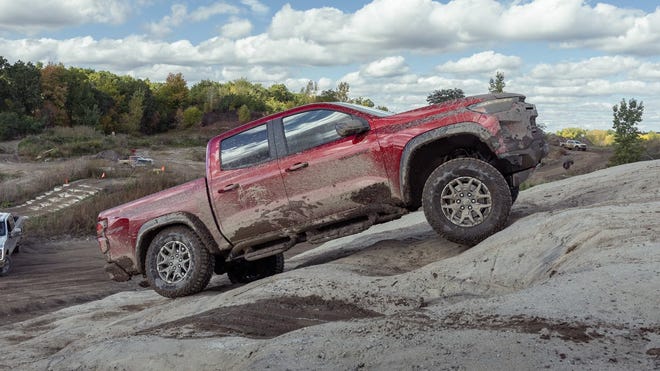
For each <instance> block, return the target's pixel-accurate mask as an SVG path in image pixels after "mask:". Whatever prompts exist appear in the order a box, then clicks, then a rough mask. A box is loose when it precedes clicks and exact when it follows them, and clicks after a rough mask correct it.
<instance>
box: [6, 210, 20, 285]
mask: <svg viewBox="0 0 660 371" xmlns="http://www.w3.org/2000/svg"><path fill="white" fill-rule="evenodd" d="M24 223H25V218H24V217H22V216H16V215H12V214H10V213H2V212H0V276H6V275H7V274H9V271H10V270H11V264H12V262H11V256H12V254H14V253H17V252H18V251H19V244H20V242H21V238H22V237H23V225H24Z"/></svg>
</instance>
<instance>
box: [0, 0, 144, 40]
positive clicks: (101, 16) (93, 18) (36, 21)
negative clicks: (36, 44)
mask: <svg viewBox="0 0 660 371" xmlns="http://www.w3.org/2000/svg"><path fill="white" fill-rule="evenodd" d="M131 4H132V2H131V1H129V0H107V1H101V0H69V1H43V0H23V1H2V2H0V30H8V31H18V32H24V33H26V34H35V33H37V32H40V31H44V30H53V29H59V28H63V27H68V26H71V25H81V24H87V23H109V24H120V23H123V22H124V21H125V20H126V19H127V17H128V16H129V15H130V13H131V12H132V10H133V8H132V6H131Z"/></svg>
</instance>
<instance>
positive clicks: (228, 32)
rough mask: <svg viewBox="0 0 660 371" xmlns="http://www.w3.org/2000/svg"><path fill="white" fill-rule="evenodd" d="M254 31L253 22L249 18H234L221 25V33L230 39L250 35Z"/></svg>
mask: <svg viewBox="0 0 660 371" xmlns="http://www.w3.org/2000/svg"><path fill="white" fill-rule="evenodd" d="M250 32H252V22H250V21H249V20H247V19H239V18H234V19H232V20H231V21H230V22H229V23H227V24H224V25H222V27H220V34H221V35H222V36H223V37H226V38H229V39H238V38H240V37H244V36H248V35H249V34H250Z"/></svg>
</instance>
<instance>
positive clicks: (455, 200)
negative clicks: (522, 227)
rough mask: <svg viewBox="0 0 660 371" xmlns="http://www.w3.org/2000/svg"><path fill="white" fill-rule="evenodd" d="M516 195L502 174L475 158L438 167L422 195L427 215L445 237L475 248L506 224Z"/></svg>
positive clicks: (433, 225) (458, 160) (428, 180)
mask: <svg viewBox="0 0 660 371" xmlns="http://www.w3.org/2000/svg"><path fill="white" fill-rule="evenodd" d="M513 197H514V195H513V193H512V190H511V189H510V188H509V185H508V184H507V183H506V180H504V177H503V176H502V174H500V172H499V171H497V169H495V168H494V167H493V166H492V165H490V164H488V163H486V162H484V161H481V160H478V159H474V158H459V159H455V160H451V161H447V162H445V163H443V164H442V165H440V166H438V167H437V168H436V169H435V170H434V171H433V172H432V173H431V175H430V176H429V177H428V179H427V180H426V184H425V185H424V190H423V193H422V206H423V209H424V215H425V216H426V219H427V220H428V222H429V224H431V226H432V227H433V229H435V230H436V232H438V233H439V234H440V235H441V236H443V237H444V238H446V239H448V240H450V241H453V242H458V243H461V244H465V245H476V244H477V243H479V242H481V241H482V240H484V239H486V238H487V237H488V236H490V235H492V234H493V233H496V232H497V231H499V230H501V229H502V228H503V227H504V225H505V224H506V221H507V218H508V217H509V212H510V211H511V204H512V199H513Z"/></svg>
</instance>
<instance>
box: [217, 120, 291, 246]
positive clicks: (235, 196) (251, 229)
mask: <svg viewBox="0 0 660 371" xmlns="http://www.w3.org/2000/svg"><path fill="white" fill-rule="evenodd" d="M270 126H271V125H270V124H262V125H259V126H256V127H253V128H251V129H248V130H245V131H243V132H240V133H238V134H235V135H233V136H231V137H228V138H225V139H222V140H221V141H220V142H219V143H218V142H216V143H215V148H209V151H210V152H214V156H209V159H210V161H218V163H216V164H209V169H212V171H208V172H207V179H208V181H209V192H210V197H211V205H212V207H213V211H214V213H215V215H216V218H217V220H218V222H219V224H220V229H221V230H222V232H223V234H224V235H225V237H226V238H227V239H228V240H229V241H230V242H232V243H234V244H236V243H238V242H242V241H246V240H250V239H251V238H254V237H263V236H264V235H267V234H270V233H280V232H281V230H282V229H283V228H286V227H287V226H288V222H287V220H286V217H285V215H284V214H282V213H283V212H284V211H285V209H286V208H287V205H288V200H287V197H286V193H285V191H284V184H283V182H282V175H281V174H280V170H279V167H278V163H277V159H276V155H275V149H274V146H273V143H272V136H271V135H269V133H270V131H271V130H270V129H269V127H270ZM218 154H219V156H218ZM213 169H215V170H213Z"/></svg>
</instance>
